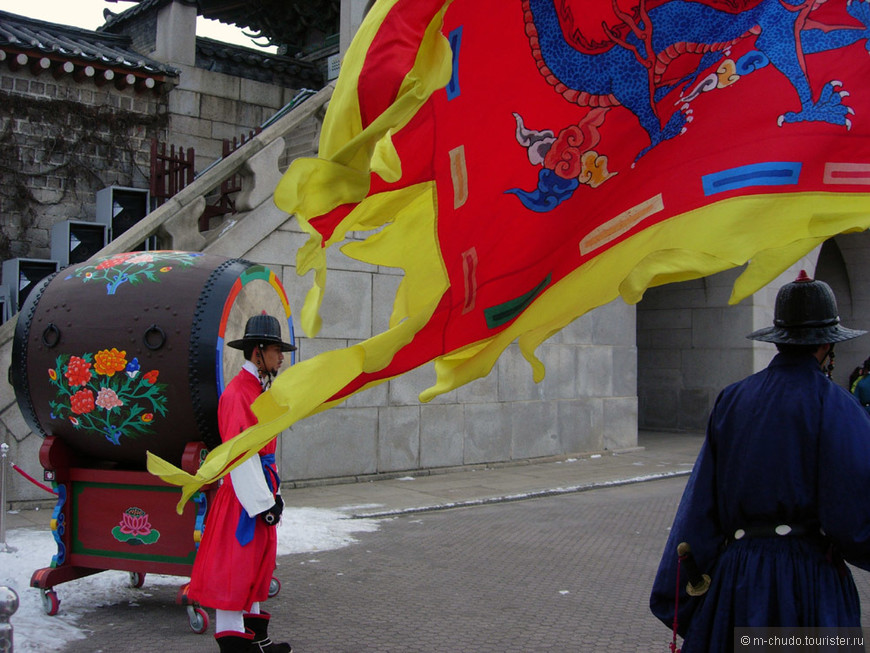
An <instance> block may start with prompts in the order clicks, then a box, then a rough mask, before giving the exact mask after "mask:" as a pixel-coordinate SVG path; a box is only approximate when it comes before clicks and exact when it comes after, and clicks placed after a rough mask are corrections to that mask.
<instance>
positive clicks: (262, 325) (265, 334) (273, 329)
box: [227, 311, 296, 351]
mask: <svg viewBox="0 0 870 653" xmlns="http://www.w3.org/2000/svg"><path fill="white" fill-rule="evenodd" d="M260 343H262V344H264V345H281V351H295V349H296V346H295V345H291V344H290V343H289V342H284V341H283V340H281V323H280V322H279V321H278V318H276V317H272V316H271V315H267V314H266V311H263V312H262V314H260V315H254V316H253V317H249V318H248V322H247V323H246V324H245V335H244V337H242V338H240V339H239V340H233V341H231V342H228V343H227V347H232V348H233V349H244V348H245V345H246V344H252V345H256V344H260Z"/></svg>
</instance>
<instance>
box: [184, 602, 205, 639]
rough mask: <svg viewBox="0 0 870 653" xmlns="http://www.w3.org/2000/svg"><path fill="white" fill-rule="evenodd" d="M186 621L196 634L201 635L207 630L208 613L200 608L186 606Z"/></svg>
mask: <svg viewBox="0 0 870 653" xmlns="http://www.w3.org/2000/svg"><path fill="white" fill-rule="evenodd" d="M187 621H188V623H190V629H191V630H192V631H193V632H195V633H196V634H197V635H202V634H203V633H204V632H205V631H207V630H208V613H207V612H206V611H205V610H203V609H202V608H194V607H193V606H192V605H189V606H187Z"/></svg>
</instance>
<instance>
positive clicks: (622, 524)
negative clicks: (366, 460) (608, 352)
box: [11, 434, 870, 653]
mask: <svg viewBox="0 0 870 653" xmlns="http://www.w3.org/2000/svg"><path fill="white" fill-rule="evenodd" d="M700 443H701V438H700V436H697V435H673V434H643V435H642V437H641V440H640V444H641V445H642V448H639V449H638V450H634V451H630V452H625V453H622V454H619V455H604V456H602V457H600V458H584V459H578V460H576V461H566V462H563V463H548V464H541V465H527V466H520V467H507V468H502V469H497V470H485V471H484V470H481V471H464V472H454V473H450V474H439V475H432V476H428V477H425V478H417V479H415V480H413V481H409V480H399V479H396V480H392V481H378V482H374V483H362V484H354V485H343V486H326V487H319V488H303V489H297V490H292V491H290V492H287V493H286V495H285V498H286V499H287V500H288V503H291V504H292V505H295V506H311V507H319V508H331V509H343V510H344V511H345V512H346V513H347V514H348V515H349V516H367V515H373V514H375V515H381V517H380V518H381V519H383V522H382V523H381V527H380V529H379V530H378V531H377V532H373V533H360V534H358V535H357V538H358V542H357V543H356V544H353V545H351V546H348V547H345V548H342V549H339V550H336V551H329V552H322V553H318V554H316V555H312V554H300V555H292V556H283V557H281V558H280V559H279V567H278V570H277V572H276V576H277V577H278V578H279V579H280V580H281V582H282V590H281V593H280V594H279V595H278V596H277V597H275V598H274V599H272V600H271V601H269V602H268V604H267V605H266V606H265V607H266V609H268V610H270V611H271V612H272V613H273V628H272V630H273V633H272V634H273V636H277V637H279V638H281V639H287V640H289V641H291V642H292V643H293V645H294V650H295V651H297V652H298V653H315V652H324V653H327V652H328V653H344V652H346V653H351V652H353V653H357V652H360V653H364V652H369V651H379V652H380V651H385V652H400V651H401V652H414V651H463V652H464V651H468V652H475V653H477V652H480V653H487V652H489V651H492V652H493V653H495V652H499V653H501V652H513V651H516V652H520V651H523V652H529V651H544V650H546V651H581V652H586V651H619V652H625V651H643V652H644V653H646V652H648V651H653V650H660V651H666V650H667V646H668V643H669V640H670V633H669V630H668V629H667V628H666V627H665V626H663V625H662V624H660V623H659V622H658V621H656V620H655V619H654V618H653V617H652V616H651V615H650V614H649V611H648V609H647V597H648V593H649V587H650V584H651V581H652V577H653V575H654V573H655V569H656V565H657V563H658V559H659V556H660V555H661V552H662V547H663V545H664V542H665V540H666V538H667V529H668V527H669V526H670V522H671V519H672V517H673V514H674V511H675V509H676V506H677V503H678V501H679V497H680V494H681V493H682V489H683V487H684V485H685V481H686V478H687V476H686V474H687V473H688V471H689V469H690V467H691V462H692V461H693V460H694V457H695V455H696V454H697V450H698V447H699V446H700ZM448 507H450V509H445V508H448ZM14 517H15V519H16V520H17V524H18V525H20V524H22V523H27V522H28V520H32V523H33V526H34V527H39V520H40V519H43V518H44V517H43V516H39V515H38V514H37V515H27V514H24V512H22V513H20V514H19V515H17V516H14ZM11 527H15V525H13V526H11ZM868 577H870V575H868V574H864V573H863V572H858V573H857V574H856V579H857V580H858V584H859V590H860V591H861V593H862V596H863V597H868V596H870V588H868V582H867V579H868ZM73 585H74V582H73V583H70V584H69V585H68V586H61V588H59V592H67V591H74V588H73ZM139 592H140V594H137V595H136V598H135V599H132V600H130V601H128V602H122V603H116V604H113V605H108V606H103V607H101V608H99V609H98V610H95V611H93V612H91V613H89V614H88V615H86V616H85V617H84V618H83V619H82V620H81V621H80V622H79V625H80V626H81V627H83V628H85V629H87V630H89V631H90V633H91V634H90V636H89V638H88V639H87V640H82V641H78V642H71V643H70V644H69V645H68V646H67V647H66V648H65V649H64V651H65V653H96V652H104V653H127V652H128V651H129V652H133V651H135V652H137V653H138V652H140V651H152V650H163V651H189V652H191V653H198V652H203V653H205V652H211V653H214V651H216V650H217V647H216V645H215V643H214V640H213V639H212V634H213V629H210V631H209V633H208V634H206V635H196V634H193V633H192V632H191V631H190V629H189V628H188V626H187V617H186V614H185V613H184V611H183V609H181V608H180V607H179V606H177V605H175V592H174V590H173V589H172V588H170V587H165V586H164V587H160V586H154V587H151V588H149V586H148V585H147V582H146V586H145V587H144V588H143V589H142V590H139ZM864 604H865V610H864V611H865V615H864V620H865V623H870V614H868V609H867V608H868V607H870V600H868V599H867V598H864ZM61 609H63V608H62V607H61ZM209 612H210V616H211V617H213V614H211V611H209Z"/></svg>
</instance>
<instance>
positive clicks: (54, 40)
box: [0, 11, 178, 78]
mask: <svg viewBox="0 0 870 653" xmlns="http://www.w3.org/2000/svg"><path fill="white" fill-rule="evenodd" d="M130 43H131V40H130V38H129V37H127V36H123V35H117V34H108V33H105V32H93V31H90V30H85V29H80V28H77V27H70V26H68V25H59V24H57V23H48V22H45V21H41V20H35V19H33V18H27V17H25V16H19V15H17V14H11V13H8V12H5V11H0V51H2V52H5V53H6V57H5V58H8V57H9V55H10V54H11V55H18V54H24V55H37V56H39V55H42V56H43V57H44V58H47V59H48V60H49V61H55V62H58V61H60V62H66V61H71V62H73V63H81V64H91V65H92V66H94V67H97V68H100V69H103V70H114V71H126V72H129V73H134V74H137V76H145V77H160V78H162V77H163V76H169V77H177V76H178V71H177V70H175V69H174V68H172V67H171V66H167V65H166V64H163V63H160V62H159V61H155V60H153V59H149V58H148V57H145V56H143V55H141V54H139V53H137V52H135V51H134V50H133V49H132V48H131V47H130Z"/></svg>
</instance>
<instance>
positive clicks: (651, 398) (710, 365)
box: [637, 250, 818, 431]
mask: <svg viewBox="0 0 870 653" xmlns="http://www.w3.org/2000/svg"><path fill="white" fill-rule="evenodd" d="M817 257H818V250H816V251H815V252H814V253H812V254H810V255H809V256H807V257H805V258H803V259H801V260H800V261H798V262H797V263H795V264H794V265H793V266H792V267H791V268H789V269H788V270H787V271H786V272H784V273H783V274H781V275H780V276H779V277H778V278H777V279H775V280H774V281H773V282H771V283H770V284H768V285H767V286H765V287H764V288H762V289H761V290H759V291H758V292H756V293H755V294H754V295H752V296H751V297H748V298H746V299H744V300H743V301H742V302H740V303H739V304H737V305H734V306H731V305H729V304H728V299H729V297H730V295H731V289H732V287H733V285H734V281H735V280H736V279H737V277H738V276H739V275H740V273H741V272H742V268H738V269H733V270H728V271H726V272H721V273H719V274H715V275H712V276H709V277H705V278H703V279H695V280H693V281H686V282H682V283H674V284H668V285H665V286H660V287H658V288H651V289H649V290H647V292H646V293H645V294H644V298H643V300H642V301H641V302H640V303H639V304H638V307H637V349H638V351H637V367H638V404H639V416H638V428H639V429H653V430H655V429H664V430H676V431H703V430H704V429H705V428H706V426H707V417H708V415H709V413H710V410H711V409H712V407H713V404H714V402H715V401H716V397H717V396H718V395H719V392H720V391H721V390H722V388H724V387H725V386H726V385H728V384H730V383H733V382H735V381H739V380H740V379H742V378H744V377H745V376H748V375H749V374H752V373H754V372H757V371H759V370H761V369H763V368H764V367H765V366H767V364H768V363H769V362H770V360H771V358H773V356H774V355H775V354H776V349H775V347H774V346H773V345H770V344H767V343H760V342H756V341H753V340H749V339H747V338H746V335H747V334H749V333H751V332H753V331H755V330H756V329H760V328H763V327H766V326H770V325H771V324H773V309H774V304H775V300H776V293H777V290H778V289H779V288H780V287H781V286H782V285H783V284H785V283H788V282H789V281H793V280H794V279H795V278H796V277H797V274H798V271H800V270H801V269H806V270H807V271H808V272H809V273H810V274H813V271H814V270H815V267H816V266H815V260H816V258H817Z"/></svg>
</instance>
